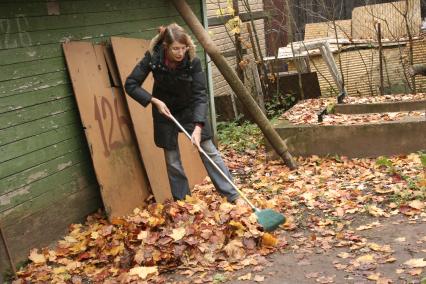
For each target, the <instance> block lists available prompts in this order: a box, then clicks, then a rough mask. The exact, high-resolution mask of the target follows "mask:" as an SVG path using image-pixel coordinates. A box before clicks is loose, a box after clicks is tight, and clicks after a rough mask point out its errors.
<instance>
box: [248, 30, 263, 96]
mask: <svg viewBox="0 0 426 284" xmlns="http://www.w3.org/2000/svg"><path fill="white" fill-rule="evenodd" d="M247 31H248V34H249V38H250V44H251V46H252V50H253V56H254V60H255V61H256V67H257V70H258V73H257V74H258V75H259V74H262V69H261V67H260V65H259V63H260V62H261V60H260V58H259V55H258V54H257V48H256V44H255V42H254V38H253V31H252V30H251V24H250V23H247ZM265 76H267V74H265ZM260 82H261V87H262V91H263V93H266V92H267V87H266V86H265V81H264V80H260Z"/></svg>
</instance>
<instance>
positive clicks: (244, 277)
mask: <svg viewBox="0 0 426 284" xmlns="http://www.w3.org/2000/svg"><path fill="white" fill-rule="evenodd" d="M238 280H251V273H247V274H246V275H242V276H240V277H238Z"/></svg>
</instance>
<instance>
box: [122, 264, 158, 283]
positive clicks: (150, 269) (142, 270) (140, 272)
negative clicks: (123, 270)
mask: <svg viewBox="0 0 426 284" xmlns="http://www.w3.org/2000/svg"><path fill="white" fill-rule="evenodd" d="M129 274H130V275H137V276H139V277H140V278H141V279H143V280H144V279H146V278H147V277H148V276H149V275H151V274H154V275H158V268H157V266H136V267H133V268H132V269H130V271H129Z"/></svg>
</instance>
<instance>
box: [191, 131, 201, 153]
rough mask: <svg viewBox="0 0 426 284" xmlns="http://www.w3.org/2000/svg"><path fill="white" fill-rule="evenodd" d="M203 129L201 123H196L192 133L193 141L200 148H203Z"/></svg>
mask: <svg viewBox="0 0 426 284" xmlns="http://www.w3.org/2000/svg"><path fill="white" fill-rule="evenodd" d="M201 130H202V128H201V127H200V126H199V125H196V126H195V128H194V131H193V132H192V135H191V142H192V144H194V145H195V146H196V147H197V148H198V150H199V149H201V146H200V143H201Z"/></svg>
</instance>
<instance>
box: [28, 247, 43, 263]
mask: <svg viewBox="0 0 426 284" xmlns="http://www.w3.org/2000/svg"><path fill="white" fill-rule="evenodd" d="M28 258H29V259H30V260H31V261H32V262H34V263H35V264H41V263H45V262H46V258H45V257H44V255H43V254H39V253H38V249H33V250H31V252H30V256H29V257H28Z"/></svg>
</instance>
